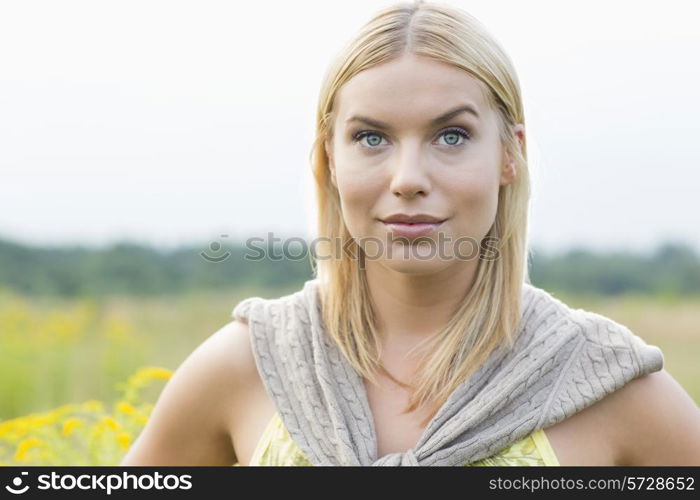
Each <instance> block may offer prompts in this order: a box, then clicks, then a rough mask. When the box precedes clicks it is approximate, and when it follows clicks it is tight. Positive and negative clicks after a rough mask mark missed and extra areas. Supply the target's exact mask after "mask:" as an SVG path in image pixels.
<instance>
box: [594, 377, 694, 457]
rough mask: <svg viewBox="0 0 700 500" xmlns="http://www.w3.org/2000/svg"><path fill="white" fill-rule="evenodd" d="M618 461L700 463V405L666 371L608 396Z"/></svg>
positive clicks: (608, 409) (640, 379)
mask: <svg viewBox="0 0 700 500" xmlns="http://www.w3.org/2000/svg"><path fill="white" fill-rule="evenodd" d="M605 400H606V401H605V403H606V409H605V412H606V413H607V414H608V415H609V416H610V418H609V419H608V421H609V422H611V423H613V424H614V426H615V433H616V434H615V435H616V440H617V449H618V455H619V457H620V459H619V462H620V463H619V464H618V465H700V408H698V406H697V404H696V403H695V401H693V399H692V398H691V397H690V395H689V394H688V393H687V392H686V391H685V390H684V389H683V388H682V387H681V385H680V384H679V383H678V382H677V381H676V380H675V379H674V378H673V376H671V374H670V373H669V372H668V371H666V370H665V369H661V370H659V371H655V372H653V373H648V374H646V375H643V376H641V377H638V378H635V379H633V380H631V381H630V382H628V383H627V384H625V385H624V386H623V387H621V388H620V389H618V390H617V391H615V392H613V393H612V394H610V395H609V396H607V397H606V398H605Z"/></svg>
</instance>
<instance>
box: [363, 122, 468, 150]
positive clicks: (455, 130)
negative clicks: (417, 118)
mask: <svg viewBox="0 0 700 500" xmlns="http://www.w3.org/2000/svg"><path fill="white" fill-rule="evenodd" d="M457 136H460V137H462V138H463V139H464V140H465V142H462V143H455V142H454V141H455V140H458V139H454V140H453V141H452V142H448V143H447V144H446V146H448V147H452V148H456V147H460V146H464V144H466V141H467V140H468V139H471V134H469V132H467V131H466V130H464V129H463V128H461V127H451V128H448V129H445V130H443V131H442V132H441V133H440V135H439V137H457ZM365 137H368V138H371V137H375V138H379V140H380V141H381V138H382V137H383V136H382V134H380V133H379V132H375V131H373V130H362V131H360V132H358V133H356V134H355V135H354V136H353V138H352V140H353V142H359V141H361V140H362V139H363V138H365ZM368 142H369V144H370V145H369V146H365V145H364V144H361V146H362V147H364V148H368V149H375V148H376V146H379V145H380V142H377V141H376V139H375V140H374V141H370V140H369V139H368Z"/></svg>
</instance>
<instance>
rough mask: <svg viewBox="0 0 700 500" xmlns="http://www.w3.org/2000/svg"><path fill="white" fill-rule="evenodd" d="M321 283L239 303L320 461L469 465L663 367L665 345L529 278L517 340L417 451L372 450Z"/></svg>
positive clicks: (304, 441) (369, 419)
mask: <svg viewBox="0 0 700 500" xmlns="http://www.w3.org/2000/svg"><path fill="white" fill-rule="evenodd" d="M318 286H319V281H318V279H313V280H309V281H307V282H306V283H305V284H304V286H303V288H302V289H301V290H299V291H297V292H295V293H293V294H290V295H286V296H283V297H280V298H275V299H264V298H261V297H249V298H246V299H244V300H242V301H241V302H239V303H238V304H237V305H236V307H235V308H234V309H233V312H232V316H233V317H234V318H236V319H238V320H242V321H244V322H247V323H248V325H249V330H250V334H251V342H252V348H253V354H254V357H255V362H256V365H257V368H258V371H259V372H260V375H261V377H262V380H263V383H264V386H265V389H266V391H267V393H268V394H269V396H270V397H271V398H272V400H273V402H274V403H275V406H276V409H277V411H278V412H279V414H280V417H281V419H282V422H283V423H284V426H285V427H286V429H287V431H288V432H289V434H290V436H291V437H292V439H294V441H295V442H296V444H297V445H298V446H299V447H300V449H301V450H302V451H303V452H304V453H305V454H306V456H307V457H308V459H309V460H310V461H311V463H312V464H313V465H362V466H364V465H421V466H423V465H465V464H468V463H472V462H475V461H477V460H480V459H482V458H485V457H489V456H492V455H494V454H496V453H498V452H499V451H500V450H502V449H504V448H506V447H508V446H509V445H511V444H513V443H515V442H517V441H519V440H521V439H523V438H525V437H527V436H528V435H530V434H531V433H533V432H534V431H536V430H537V429H540V428H545V427H548V426H550V425H553V424H555V423H557V422H559V421H561V420H563V419H565V418H567V417H570V416H571V415H573V414H574V413H576V412H579V411H581V410H582V409H584V408H586V407H587V406H590V405H591V404H593V403H594V402H596V401H598V400H599V399H601V398H603V397H604V396H605V395H607V394H609V393H611V392H613V391H615V390H617V389H619V388H620V387H622V386H623V385H624V384H626V383H627V382H629V381H630V380H632V379H634V378H636V377H639V376H642V375H645V374H648V373H651V372H655V371H658V370H661V369H662V367H663V354H662V352H661V350H660V349H659V348H658V347H656V346H653V345H648V344H646V343H645V342H644V341H643V340H642V339H641V338H639V337H638V336H636V335H635V334H633V333H632V332H631V331H630V330H629V329H628V328H627V327H625V326H623V325H621V324H619V323H616V322H614V321H613V320H611V319H609V318H606V317H604V316H601V315H599V314H596V313H593V312H590V311H585V310H583V309H573V308H570V307H568V306H567V305H566V304H564V303H562V302H561V301H559V300H558V299H556V298H554V297H553V296H552V295H550V294H549V293H548V292H546V291H544V290H542V289H540V288H537V287H535V286H533V285H530V284H527V283H524V284H523V288H522V294H523V295H522V296H523V307H522V319H521V323H520V326H519V328H518V333H517V337H516V342H515V345H514V347H513V348H512V349H510V350H506V349H500V350H496V351H494V352H493V353H492V355H491V357H490V358H489V359H488V360H487V362H486V363H485V364H484V365H482V366H481V367H480V368H479V369H478V370H477V371H476V372H474V374H473V375H472V376H471V377H469V378H468V379H466V380H465V381H464V382H462V384H460V385H459V386H458V387H457V389H456V390H455V391H454V392H453V393H452V394H451V395H450V397H449V399H448V400H447V402H446V403H445V404H444V405H443V406H442V407H441V408H440V409H439V410H438V413H437V414H436V415H435V416H434V418H433V419H432V420H431V421H430V423H429V424H428V426H427V427H426V429H425V431H424V433H423V435H422V436H421V437H420V439H419V440H418V442H417V443H416V446H415V447H414V448H412V449H411V450H408V451H406V452H404V453H390V454H388V455H385V456H383V457H377V438H376V434H375V427H374V419H373V416H372V412H371V410H370V407H369V403H368V398H367V393H366V389H365V387H364V385H363V383H362V379H361V378H360V376H359V374H358V373H357V372H356V371H355V370H354V369H353V368H352V365H351V364H350V363H349V361H348V360H347V359H346V358H345V357H344V356H343V355H342V353H341V351H340V350H339V349H338V348H337V346H336V345H335V344H334V343H333V342H332V340H331V339H330V337H329V336H328V335H327V334H326V332H325V330H324V327H323V322H322V318H321V309H320V300H319V296H318V293H317V291H318Z"/></svg>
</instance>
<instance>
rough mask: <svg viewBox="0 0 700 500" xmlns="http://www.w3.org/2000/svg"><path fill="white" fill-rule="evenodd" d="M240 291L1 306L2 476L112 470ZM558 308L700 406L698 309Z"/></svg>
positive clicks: (604, 304)
mask: <svg viewBox="0 0 700 500" xmlns="http://www.w3.org/2000/svg"><path fill="white" fill-rule="evenodd" d="M291 291H293V290H275V291H270V290H268V291H264V290H232V291H228V292H216V293H190V294H186V295H180V296H174V297H172V296H171V297H168V296H160V297H146V298H136V297H111V298H108V299H104V300H96V299H77V300H58V299H38V298H26V297H20V296H18V295H16V294H12V293H9V292H2V294H0V465H20V464H21V465H114V464H117V463H118V462H119V460H120V459H121V457H122V456H123V454H124V453H125V452H126V450H127V449H128V447H129V445H130V443H132V442H133V439H134V438H135V437H136V436H137V435H138V432H139V431H140V429H141V428H142V426H143V424H144V423H145V421H146V420H147V418H148V414H149V412H150V410H151V408H152V404H153V403H154V402H155V401H156V398H157V396H158V394H159V392H160V390H161V389H162V387H163V384H164V383H165V381H166V380H167V378H168V377H169V375H170V374H171V373H172V371H173V370H174V369H175V368H177V366H178V365H179V364H180V363H181V362H182V361H183V360H184V358H185V357H186V356H187V355H188V354H189V353H190V352H192V350H193V349H194V348H195V347H196V346H197V345H199V344H200V343H201V342H202V341H203V340H204V339H206V338H207V337H208V336H209V335H211V334H212V333H214V332H215V331H216V330H218V329H219V328H220V327H221V326H223V325H224V324H226V323H227V322H228V321H230V314H231V310H232V309H233V307H234V306H235V305H236V304H237V302H238V301H239V300H240V299H242V298H244V297H248V296H252V295H259V296H263V297H275V296H280V295H283V294H286V293H289V292H291ZM555 296H557V297H558V298H560V299H561V300H563V301H564V302H566V303H568V304H569V305H571V306H573V307H580V308H584V309H588V310H592V311H595V312H597V313H599V314H602V315H604V316H608V317H610V318H612V319H614V320H615V321H617V322H619V323H622V324H624V325H626V326H627V327H629V328H630V329H631V330H632V331H633V332H635V333H636V334H637V335H639V336H640V337H642V338H643V339H644V340H645V341H646V342H648V343H650V344H654V345H657V346H659V347H660V348H661V349H662V351H663V352H664V357H665V367H666V369H667V370H668V371H669V372H670V373H671V375H673V376H674V377H675V378H676V380H678V382H679V383H680V384H681V385H682V386H683V387H684V388H685V389H686V391H688V393H689V394H690V395H691V397H692V398H693V399H694V400H695V402H696V403H700V363H698V361H697V360H698V357H699V355H700V328H699V327H698V326H697V325H698V324H700V299H697V298H693V299H690V298H688V299H677V300H673V299H660V298H656V299H655V298H649V297H640V296H629V295H628V296H623V297H619V298H614V299H612V298H604V297H595V296H593V297H582V296H570V295H569V296H565V295H563V294H558V293H555Z"/></svg>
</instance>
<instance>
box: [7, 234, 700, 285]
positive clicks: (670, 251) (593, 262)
mask: <svg viewBox="0 0 700 500" xmlns="http://www.w3.org/2000/svg"><path fill="white" fill-rule="evenodd" d="M278 250H279V251H280V252H281V250H280V249H278ZM255 253H256V252H252V253H251V251H250V249H249V248H246V246H245V245H244V244H243V243H242V242H238V243H232V244H230V245H227V247H226V248H217V252H213V251H212V250H211V248H208V249H205V248H204V247H201V246H200V247H198V246H195V245H192V246H185V247H180V248H177V249H174V250H169V251H162V250H159V249H157V248H154V247H152V246H149V245H142V244H134V243H117V244H113V245H111V246H107V247H104V248H89V247H79V246H73V247H64V246H63V247H61V246H56V247H44V246H42V247H39V246H30V245H25V244H20V243H17V242H13V241H10V240H7V239H0V288H6V289H9V290H12V291H16V292H20V293H24V294H28V295H56V296H65V297H74V296H100V295H109V294H128V295H137V296H138V295H153V294H171V293H179V292H183V291H188V290H195V289H224V288H235V287H239V286H248V287H286V288H289V289H294V287H295V286H299V285H301V284H302V283H303V282H304V281H305V280H307V279H311V278H312V267H311V258H310V257H309V256H307V258H295V259H289V258H284V259H277V260H274V259H268V258H265V259H260V260H251V259H250V256H251V255H253V254H255ZM278 253H279V252H278ZM258 254H259V252H258ZM307 254H308V252H307ZM224 255H226V256H227V257H226V258H225V259H223V260H220V261H219V262H216V261H215V260H216V259H220V258H221V257H222V256H224ZM246 256H247V257H248V258H246ZM528 266H529V271H530V280H531V282H532V283H533V284H534V285H536V286H539V287H542V288H545V289H548V290H549V289H552V290H557V291H563V292H572V293H590V294H602V295H617V294H622V293H627V292H637V293H643V294H665V295H692V294H700V258H699V257H698V255H697V253H696V252H695V251H694V250H693V248H692V247H690V246H689V245H686V244H683V243H677V242H667V243H663V244H660V245H658V246H657V247H656V248H655V249H653V250H652V251H649V252H647V253H632V252H621V251H620V252H610V251H608V252H602V251H593V250H590V249H585V248H573V249H569V250H567V251H563V252H558V253H546V252H544V251H540V250H539V249H537V248H536V247H533V248H531V250H530V252H529V255H528Z"/></svg>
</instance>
